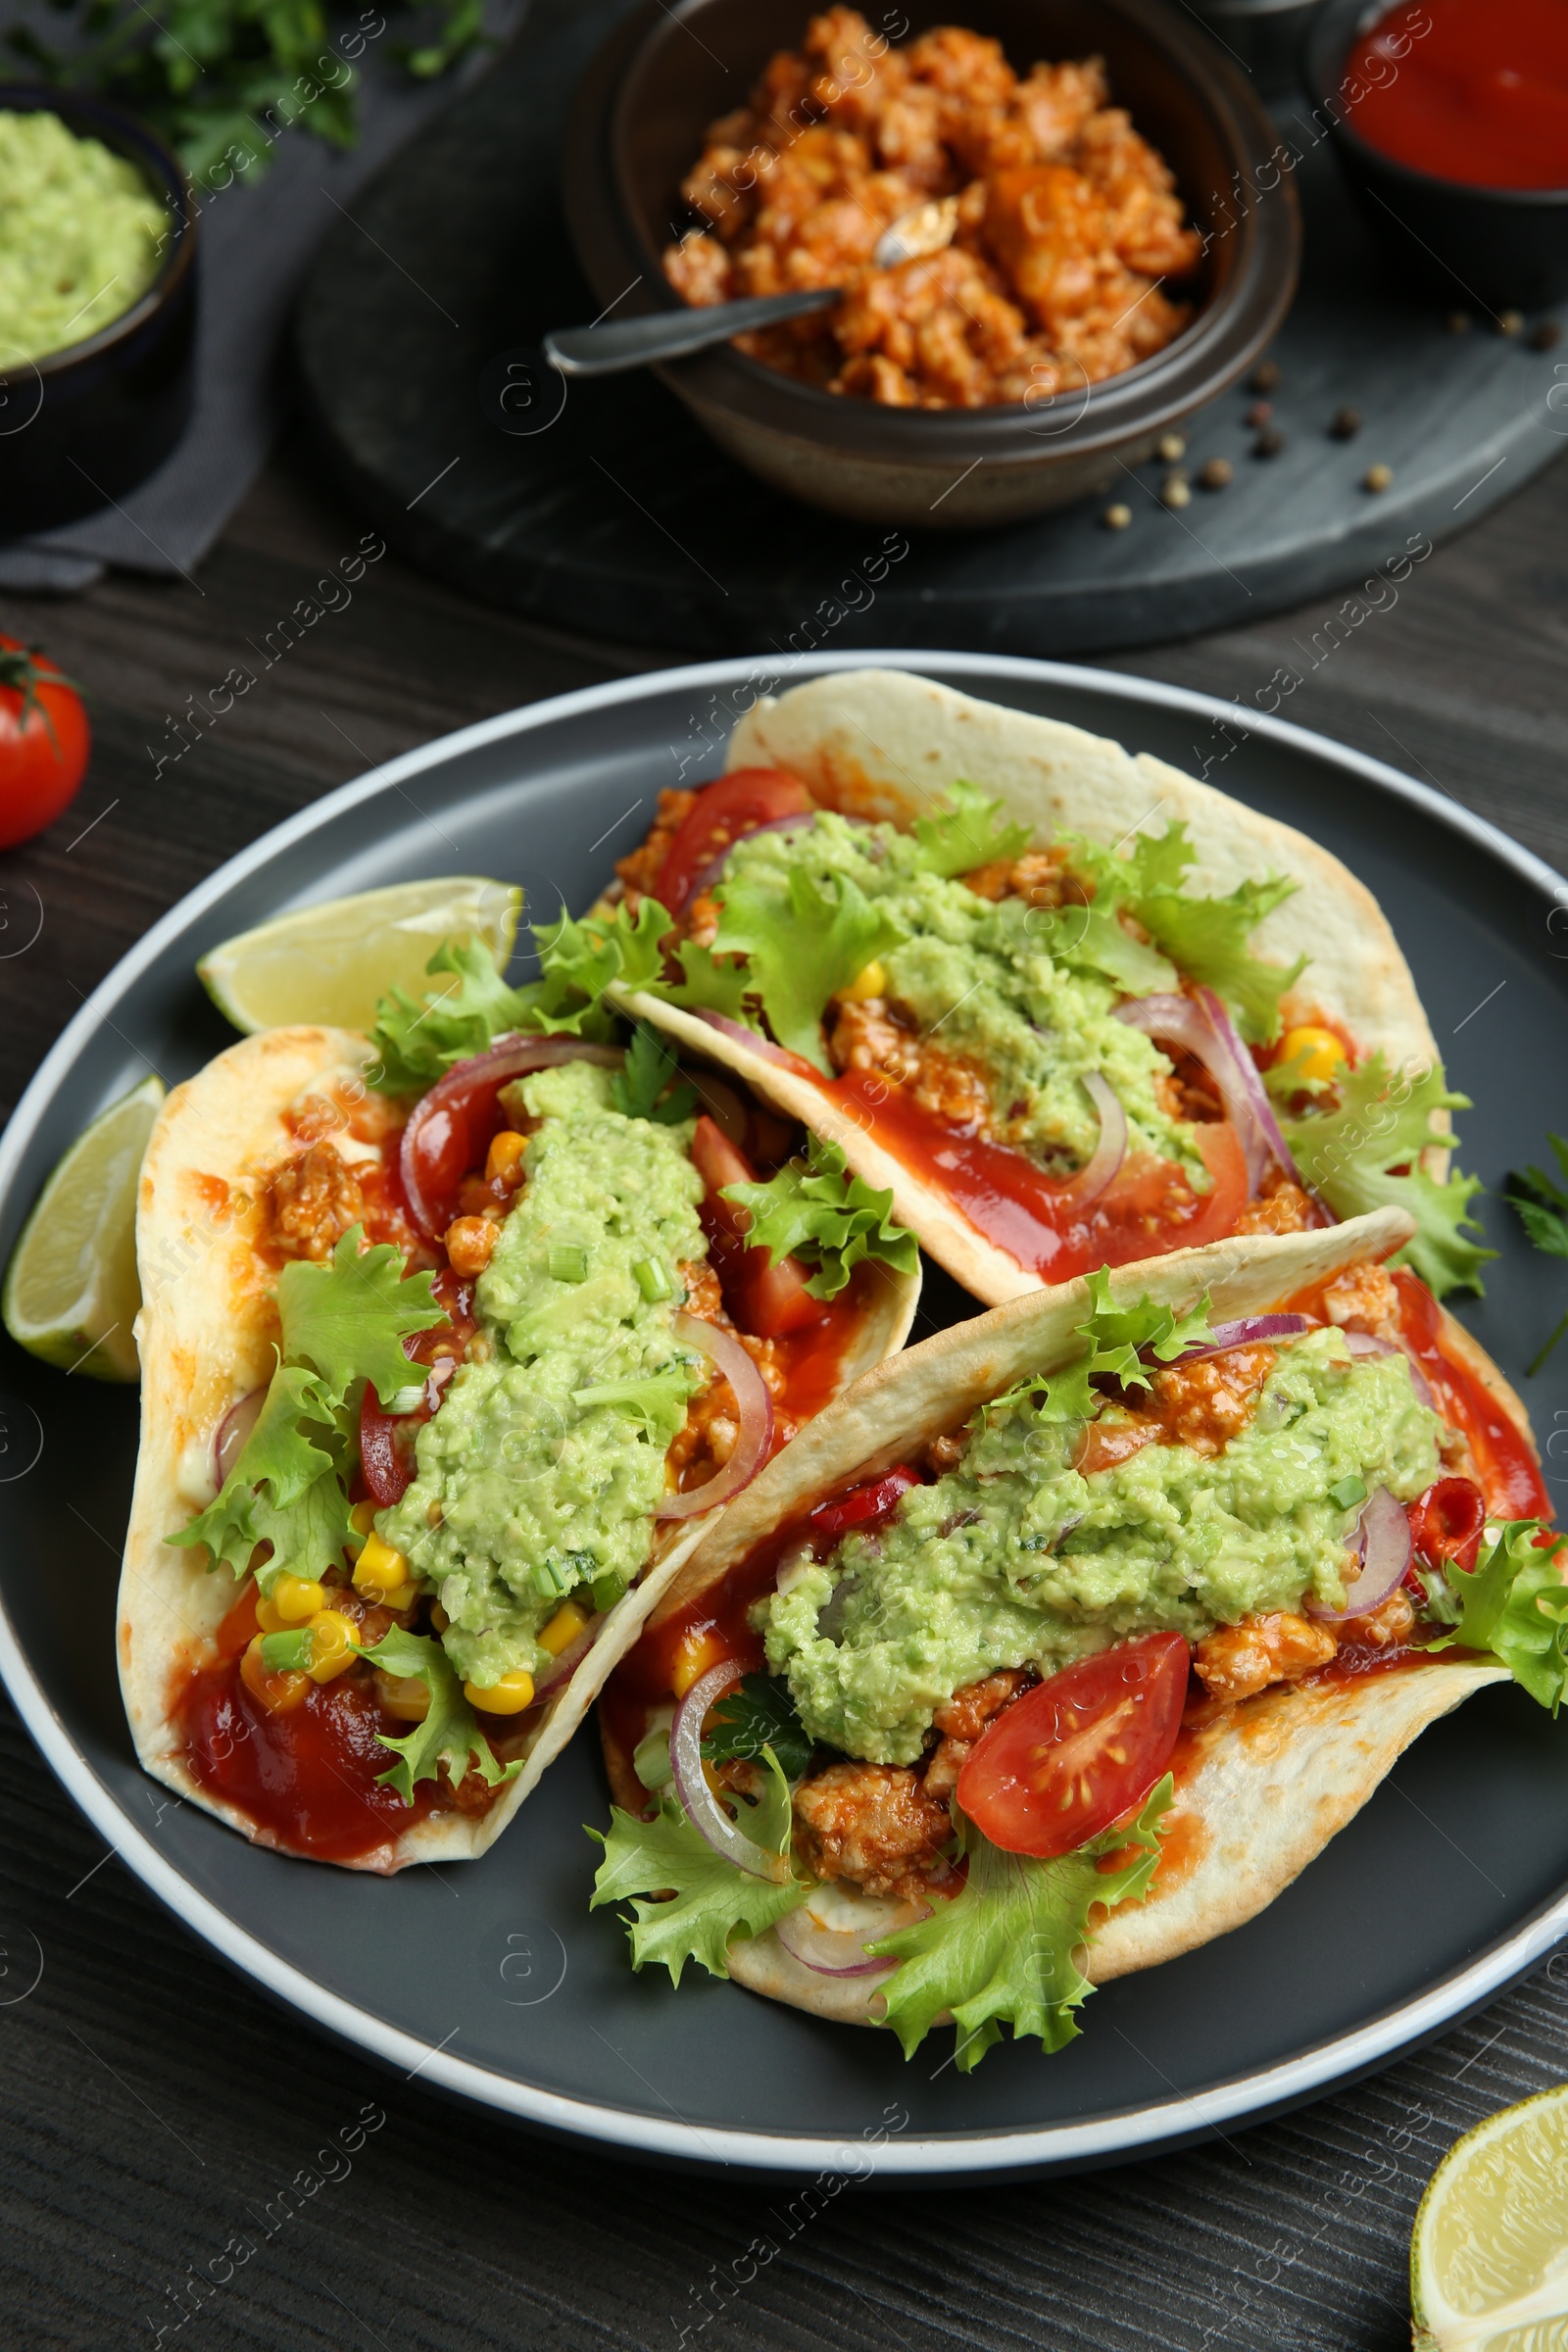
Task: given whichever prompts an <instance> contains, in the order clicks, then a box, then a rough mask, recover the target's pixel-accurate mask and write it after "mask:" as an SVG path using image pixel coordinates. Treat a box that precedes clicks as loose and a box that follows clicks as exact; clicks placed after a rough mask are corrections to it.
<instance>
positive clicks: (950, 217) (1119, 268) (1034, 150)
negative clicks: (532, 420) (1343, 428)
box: [564, 0, 1300, 528]
mask: <svg viewBox="0 0 1568 2352" xmlns="http://www.w3.org/2000/svg"><path fill="white" fill-rule="evenodd" d="M964 13H965V18H966V20H967V22H966V23H965V24H964V25H952V24H945V23H943V21H942V20H941V19H940V17H938V16H935V15H932V14H927V13H924V12H920V11H918V10H915V11H912V12H911V11H906V10H904V9H902V8H900V9H898V10H889V11H887V12H886V13H884V14H883V15H882V16H881V17H878V16H876V15H875V14H874V13H873V14H870V15H864V14H861V13H860V12H859V11H858V10H855V9H852V8H831V9H828V10H826V11H825V12H823V13H822V14H820V15H818V16H815V17H811V18H809V19H805V18H803V15H802V13H801V10H800V6H799V0H675V4H674V5H669V4H668V0H647V6H646V7H645V8H643V9H641V10H638V11H636V12H634V13H633V15H632V16H631V17H630V18H628V19H627V20H626V21H625V23H624V24H623V25H621V26H620V27H618V28H617V30H616V32H615V34H614V35H613V38H612V39H611V41H610V42H609V43H608V44H607V46H606V47H605V49H603V50H602V51H601V53H600V55H599V56H598V57H597V58H596V60H595V61H594V64H593V65H592V67H591V68H590V70H589V72H588V73H587V75H586V76H585V79H584V82H583V84H582V87H581V89H580V91H579V93H578V98H577V103H576V108H575V112H574V116H573V120H572V123H571V125H570V129H569V132H568V137H567V144H566V167H565V185H564V195H565V206H566V215H567V220H568V223H569V226H570V229H571V233H572V237H573V241H574V243H575V245H576V248H577V252H578V255H579V258H580V260H581V261H582V264H583V267H584V269H585V270H586V272H587V275H588V277H589V280H590V282H591V285H592V287H593V290H594V292H595V294H596V295H597V296H598V298H599V300H600V301H601V302H603V303H605V304H613V306H614V315H615V317H616V319H625V318H629V317H632V316H635V315H636V314H637V313H638V312H643V313H648V312H651V311H659V310H669V309H672V308H675V307H678V306H680V305H682V304H686V305H690V306H696V307H705V306H707V305H710V304H712V303H716V302H723V301H730V300H738V299H742V298H744V297H748V296H754V295H767V294H779V293H793V292H798V291H805V290H808V289H816V288H839V289H842V293H841V298H840V299H839V301H838V302H837V303H835V304H834V305H832V306H831V307H830V308H827V309H824V310H820V311H817V312H815V313H813V314H811V315H810V316H809V317H806V318H801V319H791V320H789V321H788V322H786V323H784V324H780V325H774V326H769V327H765V328H763V329H762V330H760V332H757V333H753V334H749V335H743V336H740V337H737V338H736V339H735V340H734V341H733V342H730V343H724V344H719V345H717V346H715V347H714V348H712V349H711V350H709V351H706V352H700V353H697V354H695V355H693V356H692V357H690V358H688V359H684V360H680V361H677V362H673V363H669V364H666V365H665V366H663V367H662V368H660V370H659V372H660V373H661V374H662V377H663V379H664V381H665V382H666V383H667V384H668V385H669V386H670V388H671V389H672V390H673V391H674V392H675V393H676V394H677V395H678V396H679V397H680V399H681V400H683V401H684V402H685V403H686V405H687V407H688V408H689V409H690V410H691V411H692V413H693V414H694V415H695V416H696V417H697V418H698V419H699V421H700V422H701V423H702V424H703V425H704V426H705V427H706V428H707V430H708V431H709V433H711V436H712V438H713V439H714V440H715V441H716V442H718V444H719V445H720V446H721V447H722V448H723V449H725V450H727V451H728V452H729V453H730V455H731V456H733V457H735V458H737V459H739V460H740V462H741V463H742V464H743V465H745V466H749V467H750V468H751V469H752V471H753V472H755V473H757V474H760V475H761V476H762V478H763V479H764V480H766V481H768V482H770V483H772V484H773V485H774V486H775V487H776V488H778V489H781V490H784V491H787V492H789V493H791V494H792V495H794V496H796V497H798V498H802V499H804V500H806V501H808V502H809V504H811V505H814V506H819V507H825V508H828V509H830V510H832V511H833V512H835V513H839V514H846V515H857V516H859V517H861V518H862V519H864V520H867V521H878V522H898V523H902V524H905V525H915V526H921V527H923V526H930V527H933V528H973V527H976V526H983V525H986V524H995V523H1003V522H1010V521H1015V520H1017V519H1019V518H1021V517H1023V516H1025V515H1033V514H1038V513H1040V512H1042V511H1043V510H1045V509H1048V508H1053V507H1059V506H1063V505H1066V504H1068V503H1069V502H1071V501H1073V500H1076V499H1078V498H1082V497H1085V496H1088V495H1090V494H1093V493H1097V492H1101V491H1103V489H1104V488H1105V487H1106V486H1107V485H1108V484H1109V483H1111V482H1113V481H1117V480H1119V479H1120V478H1121V469H1122V468H1123V467H1124V466H1132V465H1136V464H1138V463H1139V462H1140V461H1141V460H1142V459H1144V458H1146V457H1148V456H1149V455H1151V454H1152V451H1153V448H1154V445H1155V443H1156V442H1157V441H1158V439H1159V437H1160V435H1161V434H1162V433H1165V432H1168V431H1170V430H1171V429H1172V428H1173V427H1175V426H1176V425H1178V424H1180V422H1181V421H1182V419H1183V418H1184V417H1187V416H1189V415H1190V414H1191V413H1192V412H1193V411H1194V410H1195V409H1198V408H1200V407H1201V406H1202V404H1203V403H1204V402H1206V401H1208V400H1211V399H1212V398H1213V397H1214V396H1215V394H1216V393H1218V392H1220V391H1222V390H1223V389H1224V387H1225V386H1226V385H1227V384H1229V383H1231V382H1233V381H1234V380H1235V379H1236V378H1237V377H1238V376H1240V375H1242V374H1243V373H1245V371H1246V370H1247V369H1248V368H1249V367H1250V366H1251V364H1252V362H1253V361H1254V360H1255V358H1256V357H1257V355H1258V353H1259V352H1260V351H1261V350H1262V349H1263V347H1264V346H1265V345H1266V343H1267V342H1268V340H1269V339H1270V337H1271V336H1272V335H1273V333H1274V332H1275V330H1276V328H1277V327H1278V325H1279V323H1280V320H1281V319H1283V317H1284V315H1285V312H1286V310H1287V309H1288V307H1289V305H1290V301H1291V297H1292V295H1293V293H1294V291H1295V285H1296V273H1297V267H1298V262H1299V249H1300V224H1299V216H1298V211H1297V206H1296V198H1295V191H1294V188H1293V185H1292V182H1291V180H1290V177H1289V175H1288V174H1286V173H1282V172H1279V170H1278V169H1277V165H1276V164H1275V163H1274V158H1275V155H1276V148H1277V133H1276V132H1275V130H1274V127H1273V125H1272V123H1271V122H1270V120H1269V117H1268V115H1267V114H1266V112H1265V111H1264V109H1263V108H1262V106H1261V105H1260V103H1259V102H1258V100H1257V99H1256V98H1255V97H1254V96H1253V94H1252V92H1251V90H1250V88H1249V86H1248V84H1247V80H1246V77H1245V76H1244V75H1243V74H1242V73H1239V72H1238V71H1237V70H1236V69H1235V68H1234V67H1232V66H1231V64H1230V63H1229V61H1228V60H1227V59H1226V58H1225V56H1224V54H1223V53H1222V52H1221V51H1220V50H1219V49H1217V48H1216V47H1215V46H1214V45H1213V44H1212V43H1211V42H1210V41H1209V40H1207V39H1206V38H1205V36H1204V35H1203V34H1202V33H1201V31H1198V30H1196V29H1194V28H1192V27H1190V26H1189V25H1187V24H1186V23H1184V22H1183V20H1182V19H1181V18H1180V17H1179V16H1178V15H1177V14H1176V12H1175V11H1174V10H1172V9H1170V8H1168V7H1166V6H1164V5H1163V4H1162V0H971V4H970V5H968V6H966V8H965V11H964ZM895 228H896V229H897V233H898V235H899V236H900V238H901V239H903V240H904V242H905V243H906V245H907V246H909V247H912V250H911V251H908V252H907V255H906V257H905V258H903V259H897V258H895V259H893V260H892V261H891V262H890V261H889V260H888V258H887V249H886V245H885V243H884V244H883V249H882V252H881V254H880V255H879V253H878V244H879V241H880V240H883V239H884V238H885V236H886V232H888V231H890V230H893V229H895Z"/></svg>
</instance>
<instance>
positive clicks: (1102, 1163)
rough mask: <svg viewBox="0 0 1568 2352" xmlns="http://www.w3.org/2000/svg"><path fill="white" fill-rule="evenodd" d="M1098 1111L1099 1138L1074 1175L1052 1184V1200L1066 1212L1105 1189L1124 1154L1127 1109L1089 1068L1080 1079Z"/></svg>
mask: <svg viewBox="0 0 1568 2352" xmlns="http://www.w3.org/2000/svg"><path fill="white" fill-rule="evenodd" d="M1080 1083H1081V1084H1082V1086H1083V1090H1084V1093H1085V1094H1086V1095H1087V1096H1088V1097H1089V1100H1090V1101H1091V1103H1093V1104H1094V1106H1095V1108H1096V1110H1097V1111H1098V1112H1099V1114H1100V1140H1099V1142H1098V1143H1097V1144H1096V1146H1095V1148H1094V1151H1093V1152H1092V1153H1091V1154H1090V1156H1089V1158H1088V1159H1087V1160H1086V1161H1085V1162H1084V1164H1083V1166H1082V1167H1081V1168H1080V1169H1079V1171H1078V1173H1077V1175H1076V1176H1071V1177H1069V1178H1068V1180H1067V1182H1066V1183H1065V1184H1058V1185H1055V1186H1054V1187H1053V1188H1052V1204H1053V1206H1054V1207H1056V1208H1062V1209H1065V1210H1067V1211H1068V1213H1069V1214H1075V1213H1076V1212H1077V1211H1078V1210H1080V1209H1085V1208H1090V1207H1092V1206H1093V1205H1094V1203H1095V1202H1096V1201H1098V1200H1099V1199H1100V1196H1101V1194H1102V1193H1103V1192H1106V1191H1108V1189H1109V1187H1110V1186H1111V1184H1112V1183H1113V1182H1114V1180H1115V1177H1116V1173H1117V1171H1118V1169H1119V1168H1120V1166H1121V1163H1122V1161H1123V1160H1124V1159H1125V1158H1126V1156H1127V1113H1126V1112H1125V1111H1124V1110H1123V1108H1122V1106H1121V1098H1120V1097H1119V1096H1118V1094H1117V1093H1116V1090H1115V1088H1114V1087H1113V1086H1112V1085H1111V1084H1110V1082H1109V1080H1108V1079H1106V1078H1103V1077H1102V1076H1101V1074H1100V1072H1099V1071H1098V1070H1091V1071H1090V1072H1089V1075H1088V1076H1087V1077H1086V1078H1084V1079H1083V1080H1082V1081H1081V1082H1080Z"/></svg>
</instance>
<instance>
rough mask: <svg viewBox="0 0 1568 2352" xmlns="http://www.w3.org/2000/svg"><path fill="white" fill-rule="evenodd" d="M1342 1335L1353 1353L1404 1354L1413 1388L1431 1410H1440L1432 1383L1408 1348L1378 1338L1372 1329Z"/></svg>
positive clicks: (1342, 1333)
mask: <svg viewBox="0 0 1568 2352" xmlns="http://www.w3.org/2000/svg"><path fill="white" fill-rule="evenodd" d="M1340 1337H1341V1339H1342V1340H1343V1341H1344V1342H1345V1345H1346V1346H1347V1348H1348V1349H1349V1350H1350V1353H1351V1354H1352V1355H1402V1356H1403V1358H1404V1360H1405V1362H1406V1363H1407V1364H1408V1365H1409V1367H1410V1386H1411V1388H1412V1389H1414V1391H1415V1393H1416V1395H1417V1397H1419V1398H1420V1400H1421V1402H1422V1403H1423V1404H1424V1405H1425V1406H1426V1407H1427V1409H1428V1410H1429V1411H1430V1412H1434V1413H1435V1412H1436V1411H1437V1410H1438V1400H1437V1398H1436V1397H1434V1396H1433V1394H1432V1385H1431V1383H1430V1382H1429V1380H1428V1379H1427V1376H1426V1374H1425V1373H1424V1372H1423V1371H1422V1369H1421V1367H1420V1365H1419V1364H1418V1363H1417V1362H1416V1360H1415V1357H1414V1356H1413V1355H1412V1354H1411V1353H1410V1350H1409V1348H1398V1347H1396V1345H1395V1343H1394V1342H1393V1340H1380V1339H1376V1338H1374V1336H1373V1334H1372V1333H1371V1332H1370V1331H1342V1332H1341V1334H1340Z"/></svg>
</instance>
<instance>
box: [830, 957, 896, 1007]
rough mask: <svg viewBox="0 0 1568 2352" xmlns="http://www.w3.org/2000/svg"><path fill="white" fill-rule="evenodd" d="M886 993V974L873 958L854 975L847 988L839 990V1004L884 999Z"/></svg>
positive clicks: (862, 1002) (856, 1003) (859, 1003)
mask: <svg viewBox="0 0 1568 2352" xmlns="http://www.w3.org/2000/svg"><path fill="white" fill-rule="evenodd" d="M887 993H888V976H887V972H886V971H885V969H884V968H883V966H882V965H881V964H880V963H878V962H877V961H876V960H875V959H874V958H873V959H872V961H871V962H870V963H868V964H866V965H865V966H864V967H863V968H862V969H861V970H860V971H858V973H857V974H856V976H855V978H854V979H853V980H852V981H851V982H850V985H849V987H848V988H841V989H840V990H839V1003H840V1004H841V1005H863V1004H864V1003H865V1001H866V999H867V998H868V997H885V996H886V995H887Z"/></svg>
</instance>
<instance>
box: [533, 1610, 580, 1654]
mask: <svg viewBox="0 0 1568 2352" xmlns="http://www.w3.org/2000/svg"><path fill="white" fill-rule="evenodd" d="M587 1622H588V1619H587V1617H586V1616H585V1615H584V1613H583V1611H582V1610H581V1609H579V1608H578V1606H577V1603H576V1602H575V1601H574V1600H564V1601H563V1602H562V1604H561V1606H560V1608H559V1609H558V1610H557V1611H556V1613H555V1615H554V1616H553V1617H552V1618H551V1620H550V1623H549V1624H548V1625H547V1626H545V1627H543V1628H542V1629H541V1631H540V1634H539V1637H538V1640H539V1646H540V1648H541V1649H548V1650H549V1652H550V1655H551V1656H552V1657H553V1658H559V1657H560V1655H561V1653H562V1651H563V1650H564V1648H565V1647H566V1646H567V1644H568V1643H569V1642H575V1641H576V1639H577V1636H578V1635H579V1634H580V1633H581V1632H582V1629H583V1627H584V1626H585V1625H586V1624H587Z"/></svg>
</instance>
